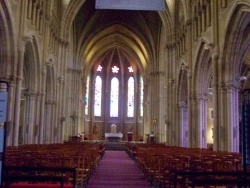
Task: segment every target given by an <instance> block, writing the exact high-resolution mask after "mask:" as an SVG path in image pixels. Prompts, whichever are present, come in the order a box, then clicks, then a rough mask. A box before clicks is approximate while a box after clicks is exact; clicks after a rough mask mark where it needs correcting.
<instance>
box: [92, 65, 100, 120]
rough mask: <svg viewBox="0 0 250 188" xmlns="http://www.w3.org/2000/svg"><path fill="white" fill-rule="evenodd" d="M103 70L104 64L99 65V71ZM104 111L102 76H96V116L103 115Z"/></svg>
mask: <svg viewBox="0 0 250 188" xmlns="http://www.w3.org/2000/svg"><path fill="white" fill-rule="evenodd" d="M101 71H102V66H101V65H99V66H98V68H97V72H101ZM101 112H102V78H101V77H100V76H96V79H95V102H94V116H101Z"/></svg>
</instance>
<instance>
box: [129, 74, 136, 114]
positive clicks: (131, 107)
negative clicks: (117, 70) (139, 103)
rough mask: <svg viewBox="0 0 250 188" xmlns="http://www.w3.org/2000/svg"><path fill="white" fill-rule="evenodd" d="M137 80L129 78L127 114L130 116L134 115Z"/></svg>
mask: <svg viewBox="0 0 250 188" xmlns="http://www.w3.org/2000/svg"><path fill="white" fill-rule="evenodd" d="M134 85H135V81H134V78H133V77H130V78H129V79H128V104H127V116H128V117H134V104H135V101H134V93H135V89H134V87H135V86H134Z"/></svg>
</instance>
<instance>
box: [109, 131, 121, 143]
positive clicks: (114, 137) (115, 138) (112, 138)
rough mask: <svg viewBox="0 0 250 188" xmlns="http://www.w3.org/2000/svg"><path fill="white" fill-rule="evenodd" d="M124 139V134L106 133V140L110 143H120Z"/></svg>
mask: <svg viewBox="0 0 250 188" xmlns="http://www.w3.org/2000/svg"><path fill="white" fill-rule="evenodd" d="M122 137H123V134H122V133H105V139H106V140H109V141H119V140H121V139H122Z"/></svg>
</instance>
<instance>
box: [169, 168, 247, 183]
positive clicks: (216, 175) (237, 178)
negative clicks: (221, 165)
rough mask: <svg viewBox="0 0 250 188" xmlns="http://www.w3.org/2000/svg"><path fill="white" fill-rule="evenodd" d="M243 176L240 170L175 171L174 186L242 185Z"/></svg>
mask: <svg viewBox="0 0 250 188" xmlns="http://www.w3.org/2000/svg"><path fill="white" fill-rule="evenodd" d="M244 178H245V176H244V173H243V172H240V171H207V172H206V171H203V172H199V171H196V172H194V171H176V172H175V178H174V187H178V186H183V187H196V186H222V185H224V186H237V187H244V184H245V179H244ZM249 180H250V172H248V173H247V184H248V185H250V181H249Z"/></svg>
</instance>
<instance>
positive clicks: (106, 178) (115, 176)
mask: <svg viewBox="0 0 250 188" xmlns="http://www.w3.org/2000/svg"><path fill="white" fill-rule="evenodd" d="M149 187H151V185H150V183H149V182H148V181H147V180H146V179H145V177H144V175H143V173H142V172H141V171H140V170H139V169H138V167H137V166H136V164H135V162H134V161H133V160H131V159H130V158H129V156H128V155H127V154H126V153H125V151H105V155H104V156H103V159H102V160H101V162H100V164H99V166H98V167H97V169H96V171H95V172H94V174H93V175H92V176H91V178H90V180H89V183H88V185H87V188H149Z"/></svg>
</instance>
